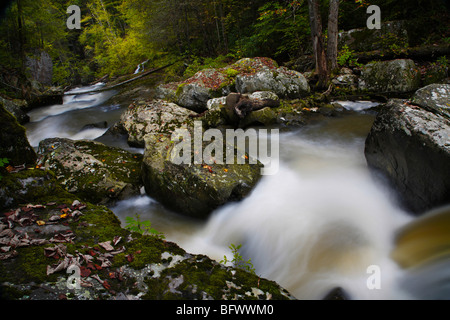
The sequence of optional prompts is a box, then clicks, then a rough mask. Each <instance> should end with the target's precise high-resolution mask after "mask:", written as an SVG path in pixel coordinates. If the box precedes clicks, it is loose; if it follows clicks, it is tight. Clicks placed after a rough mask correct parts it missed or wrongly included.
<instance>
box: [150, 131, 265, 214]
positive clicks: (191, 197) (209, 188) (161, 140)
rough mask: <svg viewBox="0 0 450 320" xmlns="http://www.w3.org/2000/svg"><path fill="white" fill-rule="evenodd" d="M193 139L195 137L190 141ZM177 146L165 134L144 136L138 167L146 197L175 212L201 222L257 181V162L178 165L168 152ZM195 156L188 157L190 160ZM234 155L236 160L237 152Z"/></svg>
mask: <svg viewBox="0 0 450 320" xmlns="http://www.w3.org/2000/svg"><path fill="white" fill-rule="evenodd" d="M194 139H195V136H193V138H192V141H194ZM179 143H181V142H178V141H173V140H171V135H169V134H148V135H146V136H145V153H144V160H143V165H142V175H143V182H144V185H145V190H146V192H147V194H149V195H150V196H151V197H154V198H155V199H157V200H158V201H160V202H161V203H162V204H163V205H165V206H166V207H168V208H170V209H172V210H174V211H176V212H179V213H183V214H186V215H189V216H192V217H195V218H205V217H207V216H208V215H209V214H210V213H211V212H212V211H213V210H214V209H216V208H218V207H219V206H221V205H223V204H225V203H227V202H229V201H237V200H241V199H242V198H244V197H245V196H246V195H247V194H249V192H250V191H251V190H252V188H253V187H254V186H255V185H256V183H257V182H258V181H259V179H260V177H261V173H260V170H261V165H260V164H259V162H258V163H257V164H249V163H245V164H238V163H237V161H234V162H233V164H225V163H224V164H216V163H211V164H209V165H207V164H205V163H201V164H195V163H194V161H191V162H190V164H185V163H178V162H177V161H174V154H176V152H175V151H174V152H173V151H172V150H174V148H177V146H178V144H179ZM203 146H205V144H203ZM203 150H204V149H203ZM195 152H196V151H194V152H192V155H189V158H190V159H191V160H192V159H193V158H194V153H195ZM234 154H235V157H236V155H237V152H235V153H234ZM224 155H225V153H224ZM235 160H236V159H235Z"/></svg>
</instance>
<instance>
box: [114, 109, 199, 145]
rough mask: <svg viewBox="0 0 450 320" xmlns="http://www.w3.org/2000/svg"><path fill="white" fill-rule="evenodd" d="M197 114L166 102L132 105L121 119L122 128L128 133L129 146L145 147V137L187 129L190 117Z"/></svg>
mask: <svg viewBox="0 0 450 320" xmlns="http://www.w3.org/2000/svg"><path fill="white" fill-rule="evenodd" d="M195 114H196V113H195V112H193V111H191V110H188V109H186V108H182V107H180V106H178V105H176V104H175V103H171V102H167V101H164V100H150V101H137V102H134V103H132V104H131V105H130V106H129V107H128V109H127V110H126V111H125V112H124V113H123V114H122V116H121V118H120V124H119V125H120V126H121V127H122V128H124V129H125V131H126V132H127V133H128V144H129V145H131V146H134V147H144V136H145V135H146V134H149V133H172V132H173V131H174V130H175V129H177V128H186V126H187V123H190V118H189V116H190V115H195Z"/></svg>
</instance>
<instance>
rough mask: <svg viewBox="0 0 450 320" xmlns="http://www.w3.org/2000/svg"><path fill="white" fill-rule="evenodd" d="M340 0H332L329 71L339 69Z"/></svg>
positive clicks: (328, 50)
mask: <svg viewBox="0 0 450 320" xmlns="http://www.w3.org/2000/svg"><path fill="white" fill-rule="evenodd" d="M338 16H339V0H330V11H329V15H328V44H327V58H328V68H329V71H330V72H332V71H333V70H335V69H337V67H338V65H337V50H338V31H339V29H338Z"/></svg>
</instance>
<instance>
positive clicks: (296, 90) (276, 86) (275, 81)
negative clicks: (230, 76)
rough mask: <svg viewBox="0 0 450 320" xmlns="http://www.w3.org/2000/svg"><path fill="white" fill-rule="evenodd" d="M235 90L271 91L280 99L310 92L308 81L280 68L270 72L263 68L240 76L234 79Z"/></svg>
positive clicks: (240, 91) (244, 91)
mask: <svg viewBox="0 0 450 320" xmlns="http://www.w3.org/2000/svg"><path fill="white" fill-rule="evenodd" d="M236 90H237V91H238V92H239V93H253V92H255V91H273V92H274V93H275V94H277V95H278V96H280V97H286V98H299V97H301V96H302V95H305V94H306V93H308V92H309V91H310V88H309V85H308V81H307V80H306V78H305V77H304V76H303V74H301V73H300V72H298V71H293V70H289V69H287V68H285V67H280V68H277V69H274V70H271V69H270V68H269V67H264V68H263V70H261V71H258V72H256V73H255V74H240V75H238V76H237V77H236Z"/></svg>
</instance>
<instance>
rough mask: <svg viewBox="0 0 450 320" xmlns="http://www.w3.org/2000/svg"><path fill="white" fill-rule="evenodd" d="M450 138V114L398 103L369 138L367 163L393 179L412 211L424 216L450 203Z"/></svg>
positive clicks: (380, 117) (387, 107) (390, 106)
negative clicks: (449, 115) (428, 210)
mask: <svg viewBox="0 0 450 320" xmlns="http://www.w3.org/2000/svg"><path fill="white" fill-rule="evenodd" d="M447 101H449V100H447ZM449 135H450V120H449V117H448V116H445V115H442V114H439V113H433V112H430V111H428V110H426V109H423V108H421V107H418V106H415V105H411V104H409V103H408V102H406V101H403V100H398V99H392V100H390V101H389V102H388V103H387V104H386V105H384V106H383V107H382V108H381V110H380V112H379V114H378V116H377V117H376V119H375V122H374V124H373V127H372V129H371V131H370V133H369V136H368V137H367V140H366V147H365V155H366V159H367V163H368V164H369V166H371V167H373V168H375V169H378V170H380V171H381V172H382V173H383V174H384V175H386V176H387V177H388V178H389V180H390V181H391V182H392V183H393V185H394V186H395V187H396V189H397V190H398V192H399V194H400V196H401V198H402V200H403V203H404V204H405V206H406V207H407V208H409V209H410V210H411V211H413V212H415V213H422V212H424V211H425V210H427V209H430V208H433V207H436V206H439V205H442V204H445V203H448V202H449V199H450V144H449Z"/></svg>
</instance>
